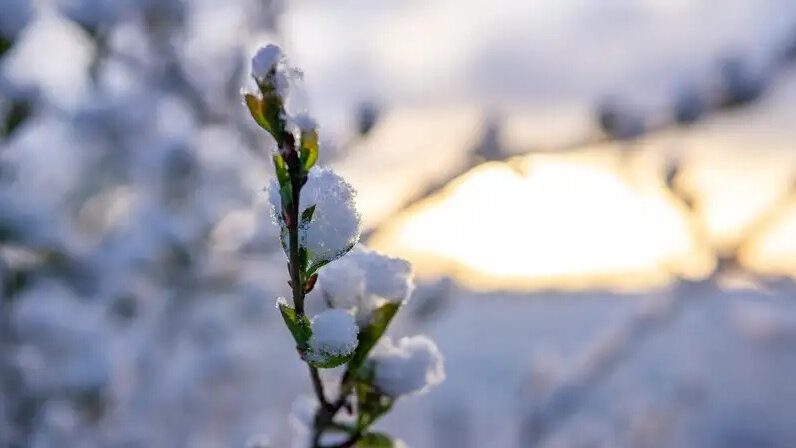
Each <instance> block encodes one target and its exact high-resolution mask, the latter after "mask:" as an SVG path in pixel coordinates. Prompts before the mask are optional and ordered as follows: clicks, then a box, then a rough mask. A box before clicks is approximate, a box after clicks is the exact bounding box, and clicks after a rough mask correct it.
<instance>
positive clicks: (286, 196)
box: [279, 182, 293, 209]
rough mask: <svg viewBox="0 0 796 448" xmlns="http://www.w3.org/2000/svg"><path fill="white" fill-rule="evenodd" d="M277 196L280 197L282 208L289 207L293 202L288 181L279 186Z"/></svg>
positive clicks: (291, 189) (291, 190)
mask: <svg viewBox="0 0 796 448" xmlns="http://www.w3.org/2000/svg"><path fill="white" fill-rule="evenodd" d="M279 196H280V197H281V198H282V204H284V208H285V209H288V208H290V206H291V205H292V204H293V188H292V187H291V186H290V182H288V183H286V184H284V185H282V186H281V187H279Z"/></svg>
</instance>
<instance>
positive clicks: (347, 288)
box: [318, 256, 365, 310]
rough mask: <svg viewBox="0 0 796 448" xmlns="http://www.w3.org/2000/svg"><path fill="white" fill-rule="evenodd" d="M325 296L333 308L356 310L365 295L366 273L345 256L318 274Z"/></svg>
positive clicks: (354, 261)
mask: <svg viewBox="0 0 796 448" xmlns="http://www.w3.org/2000/svg"><path fill="white" fill-rule="evenodd" d="M318 278H319V280H320V282H321V286H322V290H323V295H324V297H325V298H326V301H327V302H328V303H329V305H330V306H332V307H333V308H343V309H349V310H350V309H355V308H357V307H359V306H361V301H362V298H363V297H364V295H365V271H364V270H363V269H361V268H360V267H359V264H358V263H357V262H356V260H354V259H353V258H351V257H348V256H344V257H343V258H341V259H339V260H337V261H336V262H334V263H332V264H330V265H328V266H326V267H324V268H323V269H321V272H320V273H319V274H318Z"/></svg>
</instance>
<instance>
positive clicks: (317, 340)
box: [307, 309, 359, 362]
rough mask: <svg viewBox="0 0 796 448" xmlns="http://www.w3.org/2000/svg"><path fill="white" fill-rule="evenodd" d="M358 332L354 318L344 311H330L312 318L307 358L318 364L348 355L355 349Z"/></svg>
mask: <svg viewBox="0 0 796 448" xmlns="http://www.w3.org/2000/svg"><path fill="white" fill-rule="evenodd" d="M358 332H359V329H358V328H357V324H356V322H355V321H354V317H353V316H351V314H349V313H348V312H346V311H344V310H337V309H330V310H326V311H324V312H322V313H320V314H318V315H316V316H315V317H313V318H312V337H310V341H309V348H310V350H309V353H308V354H307V358H308V359H309V360H310V361H313V362H316V361H317V362H319V361H322V360H324V359H325V358H329V357H338V356H348V355H350V354H351V353H353V352H354V349H355V348H357V333H358Z"/></svg>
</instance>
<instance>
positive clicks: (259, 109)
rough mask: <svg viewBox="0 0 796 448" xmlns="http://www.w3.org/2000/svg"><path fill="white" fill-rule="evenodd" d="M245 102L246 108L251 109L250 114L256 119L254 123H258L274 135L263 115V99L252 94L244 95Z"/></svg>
mask: <svg viewBox="0 0 796 448" xmlns="http://www.w3.org/2000/svg"><path fill="white" fill-rule="evenodd" d="M243 100H244V102H245V103H246V107H248V108H249V113H250V114H251V116H252V118H254V121H255V122H257V124H259V125H260V127H261V128H263V129H265V130H266V131H268V132H271V133H272V134H273V132H272V130H271V124H270V123H268V120H266V119H265V115H264V114H263V99H262V98H260V97H257V96H255V95H252V94H251V93H247V94H245V95H243Z"/></svg>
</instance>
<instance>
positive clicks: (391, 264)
mask: <svg viewBox="0 0 796 448" xmlns="http://www.w3.org/2000/svg"><path fill="white" fill-rule="evenodd" d="M348 257H350V258H351V259H352V260H353V261H354V262H355V263H356V264H357V265H359V267H360V268H361V269H363V270H364V271H365V294H366V295H367V296H371V297H378V298H382V299H385V300H387V301H389V302H395V303H397V302H403V301H404V300H406V299H407V298H408V297H409V294H410V293H411V292H412V289H414V283H413V281H412V265H411V264H409V262H408V261H406V260H402V259H400V258H393V257H389V256H387V255H382V254H380V253H378V252H376V251H372V250H370V249H368V248H366V247H365V246H362V245H359V246H357V247H356V248H355V249H354V250H352V251H351V252H350V253H349V255H348Z"/></svg>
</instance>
